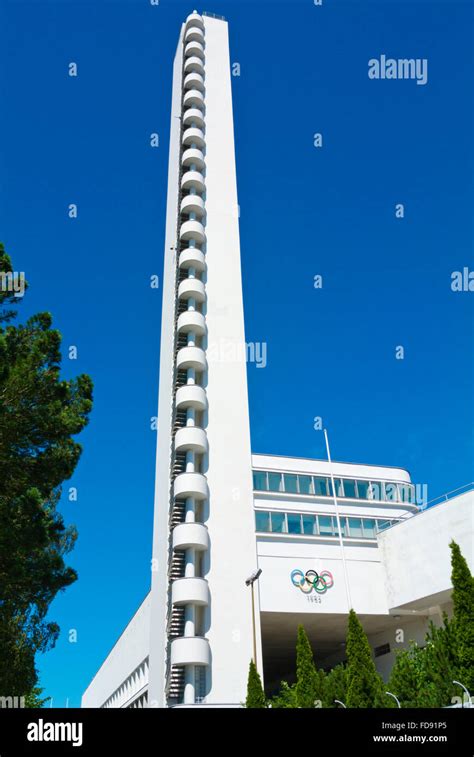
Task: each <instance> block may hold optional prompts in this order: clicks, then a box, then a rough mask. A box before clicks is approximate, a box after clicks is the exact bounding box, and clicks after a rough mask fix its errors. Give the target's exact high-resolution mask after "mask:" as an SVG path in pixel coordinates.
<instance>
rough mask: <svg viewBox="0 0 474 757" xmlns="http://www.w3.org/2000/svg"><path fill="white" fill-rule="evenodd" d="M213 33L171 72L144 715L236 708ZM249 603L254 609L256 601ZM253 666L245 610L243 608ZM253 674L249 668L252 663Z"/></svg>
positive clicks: (235, 267) (196, 41)
mask: <svg viewBox="0 0 474 757" xmlns="http://www.w3.org/2000/svg"><path fill="white" fill-rule="evenodd" d="M242 355H245V335H244V320H243V300H242V284H241V268H240V243H239V226H238V204H237V188H236V171H235V155H234V133H233V119H232V94H231V77H230V60H229V43H228V29H227V23H226V21H225V20H224V19H221V18H216V17H210V16H207V15H204V16H200V15H199V14H197V13H196V12H194V13H192V14H191V15H190V16H189V17H188V18H187V20H186V22H185V24H184V25H183V27H182V30H181V34H180V39H179V43H178V48H177V52H176V57H175V62H174V72H173V97H172V113H171V137H170V159H169V177H168V205H167V220H166V242H165V271H164V288H163V320H162V334H161V363H160V386H159V394H160V396H159V409H158V447H157V464H156V489H155V522H154V536H153V577H152V592H151V636H150V682H149V696H148V702H149V706H152V707H153V706H159V707H161V706H176V705H178V704H186V705H192V704H196V703H200V702H203V701H204V702H205V703H207V704H210V705H212V704H238V703H239V702H241V701H242V700H243V699H244V698H245V687H246V681H247V674H248V666H249V662H250V659H251V657H252V648H253V647H252V613H251V603H250V593H249V590H248V589H247V588H246V586H245V579H246V578H247V576H248V575H249V574H250V573H252V571H253V570H255V569H256V566H257V557H256V544H255V534H254V516H253V486H252V462H251V451H250V429H249V418H248V400H247V377H246V364H245V360H242ZM257 602H258V597H257ZM255 617H256V623H257V628H256V635H257V649H258V650H259V651H258V656H259V657H260V648H261V645H260V628H259V608H258V606H257V607H256V613H255ZM258 665H259V667H260V668H261V660H260V659H259V660H258Z"/></svg>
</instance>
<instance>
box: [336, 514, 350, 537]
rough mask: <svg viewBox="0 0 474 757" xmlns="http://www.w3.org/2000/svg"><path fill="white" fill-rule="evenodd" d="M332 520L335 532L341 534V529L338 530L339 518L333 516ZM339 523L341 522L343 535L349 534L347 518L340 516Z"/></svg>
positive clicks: (337, 534)
mask: <svg viewBox="0 0 474 757" xmlns="http://www.w3.org/2000/svg"><path fill="white" fill-rule="evenodd" d="M332 521H333V526H334V534H335V535H336V536H339V531H338V530H337V518H333V519H332ZM339 523H340V524H341V531H342V535H343V536H347V518H341V517H339Z"/></svg>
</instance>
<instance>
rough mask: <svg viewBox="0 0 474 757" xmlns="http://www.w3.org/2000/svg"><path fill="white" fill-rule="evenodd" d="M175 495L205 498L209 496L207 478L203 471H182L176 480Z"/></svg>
mask: <svg viewBox="0 0 474 757" xmlns="http://www.w3.org/2000/svg"><path fill="white" fill-rule="evenodd" d="M174 496H175V499H177V498H180V499H181V498H186V497H193V498H194V499H196V500H203V499H207V498H208V497H209V488H208V486H207V479H206V477H205V476H203V474H202V473H180V474H179V476H176V478H175V480H174Z"/></svg>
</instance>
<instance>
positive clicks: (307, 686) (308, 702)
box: [296, 626, 324, 707]
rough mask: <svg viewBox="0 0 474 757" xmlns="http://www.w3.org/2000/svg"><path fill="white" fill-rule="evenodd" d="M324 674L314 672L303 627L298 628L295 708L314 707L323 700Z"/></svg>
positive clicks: (312, 659)
mask: <svg viewBox="0 0 474 757" xmlns="http://www.w3.org/2000/svg"><path fill="white" fill-rule="evenodd" d="M323 678H324V674H323V673H322V672H321V673H320V672H318V671H317V670H316V666H315V664H314V657H313V650H312V649H311V645H310V643H309V639H308V637H307V635H306V631H305V630H304V628H303V626H298V638H297V641H296V704H297V707H315V702H318V701H319V702H322V700H323V698H324V692H323V686H324V681H323Z"/></svg>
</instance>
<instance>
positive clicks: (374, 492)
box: [367, 481, 382, 500]
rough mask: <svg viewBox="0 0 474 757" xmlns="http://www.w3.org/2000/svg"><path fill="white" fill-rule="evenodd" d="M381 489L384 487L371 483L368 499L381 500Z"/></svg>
mask: <svg viewBox="0 0 474 757" xmlns="http://www.w3.org/2000/svg"><path fill="white" fill-rule="evenodd" d="M381 488H382V485H381V484H380V483H378V482H377V483H376V482H375V481H371V482H370V486H369V491H368V497H367V499H376V500H381V499H382V492H381Z"/></svg>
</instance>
